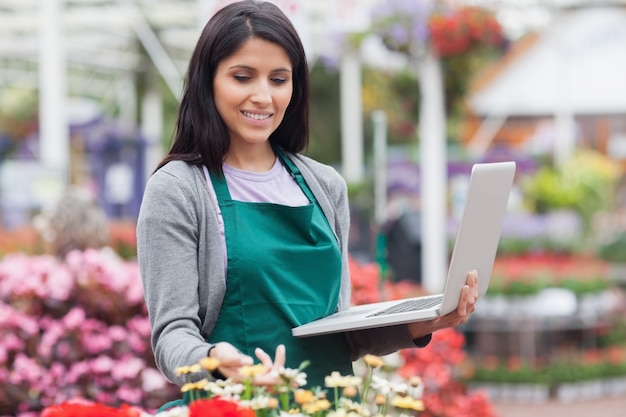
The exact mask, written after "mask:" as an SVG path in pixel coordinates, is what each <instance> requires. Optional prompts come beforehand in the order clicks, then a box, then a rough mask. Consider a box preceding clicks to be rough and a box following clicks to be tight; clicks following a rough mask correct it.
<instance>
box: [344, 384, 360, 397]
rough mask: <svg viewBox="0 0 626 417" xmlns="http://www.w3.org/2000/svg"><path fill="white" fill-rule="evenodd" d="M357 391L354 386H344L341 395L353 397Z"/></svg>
mask: <svg viewBox="0 0 626 417" xmlns="http://www.w3.org/2000/svg"><path fill="white" fill-rule="evenodd" d="M358 393H359V390H358V389H357V388H356V387H355V386H352V385H351V386H349V387H345V388H344V389H343V396H344V397H346V398H354V397H356V396H357V394H358Z"/></svg>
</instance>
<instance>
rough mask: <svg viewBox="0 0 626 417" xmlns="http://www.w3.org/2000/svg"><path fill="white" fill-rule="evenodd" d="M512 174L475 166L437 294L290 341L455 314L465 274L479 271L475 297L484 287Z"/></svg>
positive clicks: (358, 309) (362, 311)
mask: <svg viewBox="0 0 626 417" xmlns="http://www.w3.org/2000/svg"><path fill="white" fill-rule="evenodd" d="M514 176H515V162H513V161H507V162H494V163H482V164H474V166H473V167H472V171H471V174H470V180H469V185H468V188H467V194H466V198H465V203H464V207H463V213H462V215H461V220H460V223H459V227H458V230H457V236H456V240H455V242H454V248H453V250H452V256H451V258H450V264H449V268H448V276H447V279H446V283H445V286H444V290H443V293H442V294H435V295H428V296H421V297H414V298H408V299H401V300H394V301H383V302H378V303H373V304H365V305H359V306H353V307H350V308H348V309H346V310H344V311H341V312H338V313H335V314H331V315H330V316H327V317H324V318H321V319H318V320H315V321H312V322H310V323H307V324H304V325H302V326H298V327H295V328H293V329H292V330H291V333H292V335H293V336H295V337H307V336H316V335H322V334H327V333H337V332H346V331H353V330H360V329H368V328H374V327H383V326H392V325H397V324H405V323H411V322H414V321H420V320H430V319H434V318H437V317H439V316H443V315H446V314H448V313H450V312H452V311H454V310H455V309H456V308H457V307H458V304H459V298H460V296H461V290H462V288H463V286H464V285H465V284H466V281H467V273H468V272H469V271H471V270H473V269H476V270H477V272H478V294H479V296H484V295H485V293H486V292H487V288H488V287H489V281H490V279H491V271H492V269H493V263H494V261H495V257H496V252H497V250H498V243H499V241H500V232H501V229H502V222H503V220H504V216H505V214H506V208H507V205H508V201H509V193H510V191H511V187H512V185H513V178H514Z"/></svg>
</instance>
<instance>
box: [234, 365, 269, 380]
mask: <svg viewBox="0 0 626 417" xmlns="http://www.w3.org/2000/svg"><path fill="white" fill-rule="evenodd" d="M266 371H267V368H265V365H263V364H261V363H258V364H256V365H252V366H242V367H241V368H239V375H241V376H243V377H244V378H254V377H255V376H258V375H261V374H263V373H265V372H266Z"/></svg>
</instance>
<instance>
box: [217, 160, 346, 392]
mask: <svg viewBox="0 0 626 417" xmlns="http://www.w3.org/2000/svg"><path fill="white" fill-rule="evenodd" d="M276 152H277V154H278V157H279V158H280V160H281V162H282V163H283V164H284V166H285V167H286V168H287V170H289V171H290V172H291V174H292V175H293V176H294V178H295V179H296V181H297V182H298V184H299V185H300V188H301V189H302V191H303V192H304V194H305V195H306V196H307V197H308V199H309V201H310V204H308V205H306V206H300V207H290V206H282V205H278V204H273V203H248V202H241V201H235V200H232V199H231V197H230V193H229V191H228V186H227V185H226V180H225V178H224V177H223V176H222V177H221V178H219V179H218V178H216V177H214V176H213V175H211V181H212V182H213V187H214V188H215V193H216V195H217V199H218V203H219V206H220V208H221V210H222V217H223V219H224V229H225V236H226V249H227V255H228V270H227V280H226V294H225V296H224V301H223V304H222V309H221V311H220V315H219V317H218V320H217V324H216V326H215V328H214V330H213V331H212V333H211V335H210V337H209V340H208V341H209V342H211V343H217V342H221V341H227V342H230V343H231V344H232V345H234V346H235V347H237V348H238V349H239V350H241V351H242V352H243V353H245V354H247V355H250V356H251V357H252V358H254V359H255V360H256V356H255V355H254V349H255V348H257V347H260V348H261V349H263V350H264V351H265V352H267V353H268V354H269V355H271V356H272V357H273V356H274V352H275V350H276V346H277V345H279V344H281V343H282V344H284V345H285V347H286V351H287V360H286V364H285V366H286V367H287V368H293V369H295V368H298V366H300V364H301V363H302V362H303V361H306V360H308V361H310V362H311V364H310V366H309V367H308V368H306V370H305V372H306V374H307V383H308V387H311V388H312V387H322V388H323V386H324V377H325V376H327V375H330V373H331V372H332V371H339V372H340V373H341V374H342V375H349V374H352V372H353V370H352V362H351V360H350V354H349V351H348V347H347V344H346V341H345V337H344V335H343V334H332V335H326V336H318V337H310V338H302V339H299V338H294V337H293V336H292V335H291V329H292V328H293V327H295V326H298V325H301V324H305V323H308V322H310V321H312V320H315V319H318V318H320V317H324V316H327V315H329V314H331V313H333V312H334V311H335V310H336V308H337V302H338V299H339V290H340V284H341V269H342V268H341V252H340V249H339V246H338V243H337V239H336V237H335V235H334V233H333V232H332V229H331V228H330V226H329V224H328V221H327V219H326V217H325V216H324V213H323V212H322V210H321V208H320V207H319V205H318V204H317V202H316V200H315V197H314V196H313V193H312V192H311V190H310V189H309V187H308V186H307V184H306V182H305V181H304V178H303V177H302V174H301V173H300V171H299V169H298V168H297V167H296V166H295V164H294V163H293V162H292V161H291V160H289V158H287V157H286V156H285V155H283V154H282V152H280V151H278V150H276Z"/></svg>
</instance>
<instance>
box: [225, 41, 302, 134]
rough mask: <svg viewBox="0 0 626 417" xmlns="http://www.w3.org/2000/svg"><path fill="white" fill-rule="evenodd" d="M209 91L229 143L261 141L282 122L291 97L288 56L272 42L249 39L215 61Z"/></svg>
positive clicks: (290, 68)
mask: <svg viewBox="0 0 626 417" xmlns="http://www.w3.org/2000/svg"><path fill="white" fill-rule="evenodd" d="M213 91H214V94H215V96H214V97H215V105H216V107H217V111H218V112H219V114H220V116H221V117H222V120H223V121H224V123H225V124H226V127H227V128H228V132H229V135H230V142H231V146H233V145H235V146H240V145H245V144H258V143H262V142H265V141H267V139H268V138H269V136H270V135H271V134H272V132H274V130H276V128H277V127H278V126H279V125H280V123H281V122H282V120H283V117H284V116H285V111H286V110H287V106H288V105H289V101H290V100H291V95H292V92H293V80H292V66H291V61H290V59H289V56H288V55H287V53H286V52H285V50H284V49H283V48H282V47H281V46H279V45H278V44H276V43H272V42H269V41H266V40H263V39H259V38H251V39H249V40H247V41H246V42H245V43H244V44H243V45H242V46H241V47H240V48H239V49H238V50H237V51H236V52H235V53H234V54H232V55H230V56H229V57H227V58H225V59H223V60H222V61H221V62H220V63H219V65H218V67H217V71H216V73H215V78H214V80H213Z"/></svg>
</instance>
